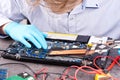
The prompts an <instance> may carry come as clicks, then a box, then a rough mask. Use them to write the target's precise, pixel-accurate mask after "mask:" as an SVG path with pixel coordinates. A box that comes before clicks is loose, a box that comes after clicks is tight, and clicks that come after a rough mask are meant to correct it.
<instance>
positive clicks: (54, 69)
mask: <svg viewBox="0 0 120 80" xmlns="http://www.w3.org/2000/svg"><path fill="white" fill-rule="evenodd" d="M12 42H13V41H12V40H11V39H0V49H6V48H7V47H8V46H9V44H11V43H12ZM3 63H23V64H25V65H27V66H29V67H30V68H32V69H33V70H34V71H35V72H37V71H39V70H41V69H42V68H47V71H46V72H51V73H61V74H62V73H63V71H64V70H65V69H66V68H67V67H65V66H56V65H47V64H38V63H28V62H19V61H14V60H8V59H4V58H2V57H1V58H0V64H3ZM0 68H7V69H8V76H12V75H16V74H18V73H21V72H28V73H30V74H31V75H33V74H32V72H31V71H30V70H29V69H28V68H27V67H25V66H24V65H21V64H8V65H3V66H0ZM74 72H75V69H71V71H70V72H69V74H74ZM110 73H111V75H112V76H113V77H116V78H118V80H120V67H119V66H118V65H115V66H114V67H113V69H112V70H111V71H110ZM77 76H78V80H94V76H95V74H87V73H85V72H82V71H79V73H78V75H77ZM56 78H59V76H57V75H55V74H52V75H50V77H48V78H47V80H55V79H56ZM39 80H41V79H39ZM66 80H71V79H66Z"/></svg>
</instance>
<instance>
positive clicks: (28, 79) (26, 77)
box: [6, 72, 35, 80]
mask: <svg viewBox="0 0 120 80" xmlns="http://www.w3.org/2000/svg"><path fill="white" fill-rule="evenodd" d="M6 80H35V79H34V78H33V77H32V76H31V75H30V74H28V73H27V72H23V73H19V74H17V75H14V76H10V77H8V78H7V79H6Z"/></svg>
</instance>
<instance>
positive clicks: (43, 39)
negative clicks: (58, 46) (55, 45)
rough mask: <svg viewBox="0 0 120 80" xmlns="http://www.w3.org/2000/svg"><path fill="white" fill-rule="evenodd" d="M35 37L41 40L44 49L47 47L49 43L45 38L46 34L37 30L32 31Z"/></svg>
mask: <svg viewBox="0 0 120 80" xmlns="http://www.w3.org/2000/svg"><path fill="white" fill-rule="evenodd" d="M31 34H32V35H33V36H34V38H35V39H36V40H37V41H38V42H39V44H41V47H42V48H43V49H47V43H46V40H45V38H44V36H43V35H42V34H41V33H35V32H32V33H31Z"/></svg>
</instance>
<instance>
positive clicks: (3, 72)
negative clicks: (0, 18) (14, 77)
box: [0, 69, 7, 80]
mask: <svg viewBox="0 0 120 80" xmlns="http://www.w3.org/2000/svg"><path fill="white" fill-rule="evenodd" d="M6 78H7V69H0V80H6Z"/></svg>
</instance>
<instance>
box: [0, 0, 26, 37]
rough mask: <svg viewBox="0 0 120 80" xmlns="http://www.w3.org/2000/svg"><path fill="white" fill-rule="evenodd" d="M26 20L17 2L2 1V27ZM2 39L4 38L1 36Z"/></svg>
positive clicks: (0, 18)
mask: <svg viewBox="0 0 120 80" xmlns="http://www.w3.org/2000/svg"><path fill="white" fill-rule="evenodd" d="M24 18H25V17H24V16H23V15H22V13H21V12H20V9H19V6H18V5H17V2H16V0H0V26H1V25H3V24H5V23H8V22H11V21H15V22H20V21H22V20H23V19H24ZM0 38H4V36H2V35H0Z"/></svg>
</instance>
